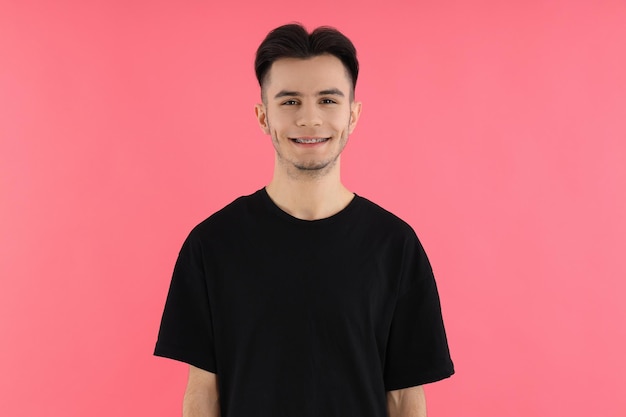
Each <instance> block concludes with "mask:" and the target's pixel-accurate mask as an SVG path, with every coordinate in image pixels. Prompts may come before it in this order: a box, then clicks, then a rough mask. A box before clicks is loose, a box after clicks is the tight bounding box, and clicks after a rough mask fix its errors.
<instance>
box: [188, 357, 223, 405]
mask: <svg viewBox="0 0 626 417" xmlns="http://www.w3.org/2000/svg"><path fill="white" fill-rule="evenodd" d="M219 415H220V407H219V390H218V384H217V375H215V374H214V373H212V372H208V371H205V370H204V369H200V368H197V367H195V366H193V365H189V378H188V380H187V388H186V389H185V398H184V400H183V417H219Z"/></svg>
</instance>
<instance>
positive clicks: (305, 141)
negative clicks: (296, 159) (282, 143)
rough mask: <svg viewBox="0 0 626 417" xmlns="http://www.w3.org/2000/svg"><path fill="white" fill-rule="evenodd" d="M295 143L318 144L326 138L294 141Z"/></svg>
mask: <svg viewBox="0 0 626 417" xmlns="http://www.w3.org/2000/svg"><path fill="white" fill-rule="evenodd" d="M294 140H295V141H296V143H320V142H325V141H326V140H327V138H315V139H294Z"/></svg>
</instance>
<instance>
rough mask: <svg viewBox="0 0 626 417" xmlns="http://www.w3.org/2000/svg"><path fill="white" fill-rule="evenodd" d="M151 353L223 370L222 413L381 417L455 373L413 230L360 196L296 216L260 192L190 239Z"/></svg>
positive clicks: (220, 213)
mask: <svg viewBox="0 0 626 417" xmlns="http://www.w3.org/2000/svg"><path fill="white" fill-rule="evenodd" d="M155 355H158V356H164V357H168V358H172V359H175V360H179V361H183V362H186V363H188V364H191V365H194V366H196V367H199V368H202V369H204V370H207V371H210V372H213V373H216V374H217V376H218V385H219V391H220V407H221V413H222V417H250V416H255V417H265V416H267V417H281V416H284V417H319V416H325V417H333V416H336V417H346V416H359V417H384V416H386V415H387V411H386V391H391V390H396V389H400V388H407V387H411V386H416V385H422V384H425V383H429V382H434V381H437V380H440V379H443V378H446V377H449V376H450V375H452V374H453V373H454V368H453V364H452V361H451V359H450V354H449V350H448V343H447V339H446V334H445V330H444V326H443V320H442V316H441V308H440V302H439V295H438V292H437V287H436V284H435V280H434V277H433V274H432V269H431V266H430V263H429V261H428V258H427V257H426V254H425V252H424V249H423V248H422V245H421V244H420V242H419V240H418V238H417V236H416V235H415V233H414V231H413V229H412V228H411V227H410V226H409V225H408V224H406V223H405V222H404V221H402V220H400V219H399V218H398V217H396V216H395V215H393V214H391V213H389V212H387V211H385V210H384V209H382V208H380V207H379V206H377V205H376V204H374V203H372V202H370V201H369V200H367V199H365V198H363V197H360V196H358V195H357V196H355V197H354V198H353V200H352V201H351V202H350V203H349V205H348V206H347V207H346V208H345V209H343V210H342V211H340V212H339V213H337V214H335V215H333V216H331V217H328V218H325V219H321V220H312V221H306V220H300V219H297V218H295V217H292V216H290V215H289V214H287V213H285V212H284V211H282V210H281V209H279V208H278V207H277V206H276V205H275V204H274V203H273V202H272V200H271V199H270V198H269V196H268V194H267V192H266V191H265V189H261V190H259V191H257V192H256V193H254V194H252V195H250V196H246V197H241V198H239V199H237V200H235V201H234V202H232V203H231V204H229V205H228V206H226V207H225V208H223V209H222V210H220V211H218V212H217V213H215V214H214V215H212V216H211V217H209V218H208V219H207V220H205V221H203V222H202V223H200V224H199V225H198V226H196V227H195V228H194V229H193V230H192V231H191V233H190V234H189V236H188V238H187V239H186V241H185V243H184V244H183V247H182V249H181V251H180V254H179V257H178V260H177V262H176V266H175V268H174V274H173V277H172V281H171V285H170V290H169V293H168V297H167V301H166V304H165V309H164V312H163V318H162V322H161V328H160V331H159V337H158V341H157V345H156V349H155Z"/></svg>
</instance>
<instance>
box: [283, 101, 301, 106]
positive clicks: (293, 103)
mask: <svg viewBox="0 0 626 417" xmlns="http://www.w3.org/2000/svg"><path fill="white" fill-rule="evenodd" d="M296 104H298V102H297V101H296V100H287V101H283V106H294V105H296Z"/></svg>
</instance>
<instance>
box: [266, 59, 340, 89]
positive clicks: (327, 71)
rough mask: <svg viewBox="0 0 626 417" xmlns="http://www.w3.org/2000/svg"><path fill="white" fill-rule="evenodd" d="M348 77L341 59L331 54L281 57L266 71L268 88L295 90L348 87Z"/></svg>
mask: <svg viewBox="0 0 626 417" xmlns="http://www.w3.org/2000/svg"><path fill="white" fill-rule="evenodd" d="M350 85H351V84H350V77H349V75H348V71H347V69H346V67H345V66H344V65H343V63H342V62H341V60H340V59H339V58H337V57H335V56H333V55H319V56H315V57H312V58H305V59H301V58H281V59H278V60H276V61H275V62H274V63H273V64H272V66H271V67H270V69H269V71H268V73H267V79H266V86H265V87H266V88H267V89H268V90H282V89H293V90H296V91H300V90H308V89H319V88H328V87H335V88H340V89H346V90H347V89H349V88H350Z"/></svg>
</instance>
